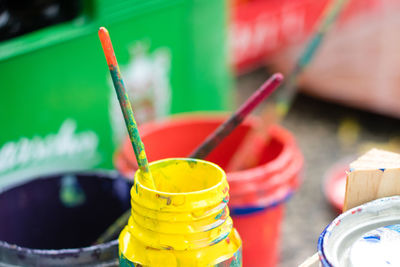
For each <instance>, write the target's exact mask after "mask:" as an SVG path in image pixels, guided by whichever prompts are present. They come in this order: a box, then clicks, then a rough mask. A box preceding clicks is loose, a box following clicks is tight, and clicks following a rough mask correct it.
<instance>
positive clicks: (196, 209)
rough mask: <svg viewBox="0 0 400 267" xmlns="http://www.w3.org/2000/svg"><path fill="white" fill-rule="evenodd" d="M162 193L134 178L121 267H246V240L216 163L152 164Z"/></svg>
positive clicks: (176, 161) (173, 161)
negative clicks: (236, 224) (235, 221)
mask: <svg viewBox="0 0 400 267" xmlns="http://www.w3.org/2000/svg"><path fill="white" fill-rule="evenodd" d="M150 170H151V173H152V175H153V179H154V182H155V185H156V188H157V190H152V189H149V188H147V187H145V186H144V185H143V183H141V181H142V180H141V173H140V171H138V172H136V174H135V183H134V185H133V187H132V190H131V196H132V216H131V218H130V219H129V222H128V225H127V226H126V227H125V228H124V230H123V231H122V232H121V235H120V237H119V249H120V259H121V261H120V263H121V266H140V265H142V266H151V267H156V266H241V250H240V248H241V240H240V237H239V236H238V234H237V232H236V230H234V228H233V225H232V220H231V218H230V216H229V209H228V206H227V203H228V200H229V193H228V191H229V186H228V183H227V180H226V175H225V172H224V171H223V170H222V169H221V168H220V167H218V166H217V165H215V164H213V163H210V162H207V161H203V160H195V159H166V160H161V161H157V162H153V163H151V164H150Z"/></svg>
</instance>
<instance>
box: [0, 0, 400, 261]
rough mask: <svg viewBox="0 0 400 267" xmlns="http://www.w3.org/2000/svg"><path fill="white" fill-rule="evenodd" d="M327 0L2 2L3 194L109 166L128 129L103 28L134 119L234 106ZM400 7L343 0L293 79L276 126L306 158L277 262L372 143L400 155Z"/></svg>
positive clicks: (304, 38) (328, 215)
mask: <svg viewBox="0 0 400 267" xmlns="http://www.w3.org/2000/svg"><path fill="white" fill-rule="evenodd" d="M332 2H334V1H333V0H168V1H166V0H132V1H128V0H114V1H111V0H69V1H67V0H32V1H27V0H13V1H11V0H0V73H1V74H0V76H1V79H0V90H1V94H2V96H1V97H0V122H1V125H2V128H1V131H0V192H1V191H2V189H3V188H8V187H11V186H13V185H16V184H21V183H23V182H25V181H28V180H30V179H32V178H33V177H37V176H39V175H44V174H48V173H53V172H62V171H77V170H88V169H98V168H101V169H114V163H113V157H114V155H115V153H116V151H117V149H118V148H119V147H120V146H121V143H122V141H123V140H124V138H125V135H126V129H125V126H124V122H123V117H122V115H121V111H120V107H119V104H118V102H117V98H116V97H115V91H114V88H113V86H112V81H111V79H110V76H109V71H108V69H107V66H106V62H105V59H104V55H103V52H102V49H101V45H100V42H99V40H98V37H97V30H98V28H99V27H100V26H105V27H107V29H108V30H109V32H110V35H111V38H112V41H113V43H114V49H115V53H116V56H117V59H118V62H119V64H120V67H121V71H122V75H123V77H124V80H125V84H126V87H127V90H128V94H129V95H130V97H131V102H132V106H133V109H134V113H135V118H136V120H137V121H138V123H139V125H140V124H143V123H146V122H149V121H152V120H155V119H160V118H164V117H167V116H168V115H170V114H177V113H182V112H192V111H233V110H234V109H235V108H236V107H238V106H239V105H240V104H241V103H243V101H244V100H245V99H246V98H247V97H248V96H250V94H251V93H253V92H254V91H255V90H256V89H257V88H258V87H259V86H260V85H261V84H262V82H263V81H265V80H266V79H267V78H268V77H269V75H270V74H271V73H273V72H276V71H279V72H282V73H283V74H285V75H288V74H289V73H290V72H291V71H292V70H293V68H294V67H295V64H296V62H297V61H298V59H299V58H300V56H301V54H302V52H303V51H304V48H305V47H306V45H307V44H308V42H309V41H310V40H311V39H312V37H313V36H314V35H313V34H314V33H315V31H316V29H317V27H318V25H319V22H320V21H321V18H323V14H324V12H325V10H327V7H328V6H329V5H330V4H332ZM399 11H400V2H399V1H395V0H348V1H347V3H346V4H345V5H344V7H343V10H342V11H341V12H340V15H339V17H338V19H337V20H335V21H334V22H333V23H332V27H330V28H329V30H327V31H326V36H325V38H324V39H323V40H322V42H321V45H320V46H319V48H318V50H317V51H316V53H315V54H314V57H313V59H312V60H311V62H310V63H309V64H307V66H306V67H305V69H304V71H303V72H302V73H301V74H300V75H299V76H298V77H296V81H295V84H294V87H295V88H296V94H295V96H294V97H293V99H291V101H288V103H289V105H290V106H289V111H288V113H287V115H286V116H285V118H284V119H283V120H282V121H281V124H282V125H283V126H284V127H285V128H286V129H288V130H289V131H290V132H291V133H293V135H294V136H295V138H296V140H297V143H298V144H299V146H300V149H301V151H302V153H303V154H304V157H305V166H304V170H303V174H302V183H301V185H300V187H299V189H298V191H297V192H295V193H294V194H293V196H292V198H290V199H289V200H288V201H287V203H286V211H285V218H284V220H283V224H282V228H281V232H282V238H281V240H280V244H279V246H280V249H281V254H280V262H279V265H278V266H281V267H289V266H296V265H298V264H300V263H301V262H303V261H304V260H305V259H306V258H307V257H308V256H311V255H312V254H314V253H315V252H316V245H317V240H318V236H319V234H320V233H321V232H322V231H323V229H324V228H325V226H326V225H327V224H328V223H329V222H330V221H332V220H333V218H334V217H336V216H337V214H338V212H339V211H340V208H341V206H340V205H341V203H342V201H343V198H344V182H343V181H344V178H343V177H344V175H345V171H346V169H347V166H348V163H349V162H350V161H352V160H354V159H355V158H356V157H357V156H358V155H360V154H361V153H363V152H365V151H367V150H368V149H369V148H372V147H380V148H385V149H387V150H390V151H394V152H398V151H400V126H399V123H398V119H399V117H400V105H398V99H399V98H400V88H399V87H400V50H399V49H398V47H400V34H399V33H398V29H399V26H400V16H398V12H399ZM277 97H279V89H278V90H277V93H276V95H274V96H273V98H272V99H271V100H268V101H269V102H273V101H274V99H277ZM255 113H256V114H259V115H261V116H262V114H263V108H262V107H260V108H258V109H257V111H256V112H255Z"/></svg>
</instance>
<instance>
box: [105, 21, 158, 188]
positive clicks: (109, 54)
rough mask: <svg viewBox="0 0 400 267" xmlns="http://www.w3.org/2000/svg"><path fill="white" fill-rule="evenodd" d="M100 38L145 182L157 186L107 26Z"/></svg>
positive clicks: (150, 185) (151, 186)
mask: <svg viewBox="0 0 400 267" xmlns="http://www.w3.org/2000/svg"><path fill="white" fill-rule="evenodd" d="M99 38H100V42H101V46H102V47H103V51H104V55H105V56H106V60H107V64H108V68H109V70H110V74H111V78H112V80H113V84H114V88H115V91H116V93H117V96H118V101H119V104H120V106H121V110H122V113H123V115H124V120H125V124H126V128H127V129H128V133H129V138H130V140H131V143H132V147H133V150H134V152H135V156H136V160H137V163H138V166H139V169H140V170H141V171H142V172H143V175H142V179H143V182H144V184H145V185H146V186H149V187H150V188H155V185H154V181H153V178H152V176H151V173H150V170H149V162H148V161H147V157H146V152H145V150H144V145H143V142H142V140H141V139H140V135H139V130H138V127H137V124H136V121H135V118H134V116H133V111H132V106H131V103H130V101H129V97H128V94H127V92H126V90H125V85H124V81H123V80H122V75H121V71H120V70H119V66H118V63H117V58H116V57H115V53H114V48H113V46H112V43H111V39H110V35H109V33H108V31H107V29H106V28H104V27H101V28H100V29H99Z"/></svg>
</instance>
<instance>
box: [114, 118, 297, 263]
mask: <svg viewBox="0 0 400 267" xmlns="http://www.w3.org/2000/svg"><path fill="white" fill-rule="evenodd" d="M225 119H226V117H225V116H215V115H212V116H206V115H198V116H196V115H186V116H180V117H175V118H172V119H167V120H164V121H160V122H152V123H147V124H144V125H142V126H141V127H139V131H140V134H141V137H142V141H143V143H144V145H145V148H146V153H147V156H148V159H149V161H154V160H158V159H162V158H169V157H186V156H187V155H188V154H189V153H190V152H191V151H192V150H193V149H194V148H195V147H196V146H197V145H198V144H200V143H201V142H202V141H203V140H204V139H205V138H206V137H207V136H208V135H209V134H210V133H211V132H212V131H214V129H215V128H217V127H218V126H219V125H220V124H221V123H222V122H224V121H225ZM259 123H260V121H259V120H257V119H255V118H254V117H251V118H247V119H246V120H245V121H244V122H243V123H242V124H240V125H239V126H238V128H237V129H236V130H235V131H233V133H232V134H231V135H229V136H228V137H227V138H226V139H224V140H223V141H222V142H221V143H220V145H219V146H218V147H217V148H216V149H214V150H213V151H212V152H211V153H210V154H209V156H208V157H207V158H206V160H209V161H211V162H215V163H217V164H218V165H219V166H221V167H222V168H225V167H226V166H227V164H228V163H229V161H230V159H231V157H232V156H233V154H234V153H235V152H236V150H237V149H238V148H239V146H240V143H241V142H242V141H243V140H244V139H245V137H246V135H247V134H248V133H249V132H250V131H251V130H252V129H254V128H256V127H258V126H259ZM268 134H269V142H268V143H266V142H265V140H262V139H256V138H255V140H254V146H257V147H260V148H261V153H260V159H259V161H258V162H260V164H259V165H258V166H255V167H253V168H250V169H246V170H241V171H237V172H228V173H227V178H228V182H229V185H230V201H229V206H230V210H231V214H232V218H233V220H234V226H235V227H236V228H237V229H238V231H239V234H240V235H241V238H242V240H243V262H244V266H252V267H257V266H260V267H261V266H262V267H265V266H269V267H273V266H276V264H277V261H278V258H279V254H278V251H279V246H278V244H279V240H280V225H281V221H282V213H283V210H284V205H283V204H284V202H285V201H286V200H287V199H288V198H289V197H290V196H291V195H292V194H293V193H294V191H295V190H296V189H297V187H298V186H299V182H300V181H299V174H300V172H301V169H302V166H303V156H302V154H301V153H300V151H299V149H298V147H297V145H296V142H295V139H294V138H293V136H292V135H291V134H290V132H288V131H287V130H285V129H283V128H282V127H279V126H277V125H273V126H271V128H270V129H269V130H268ZM115 165H116V168H117V169H118V170H119V171H120V172H122V173H123V174H124V175H126V176H129V177H133V172H134V170H135V168H137V167H136V162H135V158H134V153H133V150H132V146H131V144H130V141H129V139H128V138H127V139H126V141H125V143H124V144H123V146H122V148H121V151H119V152H118V153H117V154H116V158H115ZM261 234H262V235H261Z"/></svg>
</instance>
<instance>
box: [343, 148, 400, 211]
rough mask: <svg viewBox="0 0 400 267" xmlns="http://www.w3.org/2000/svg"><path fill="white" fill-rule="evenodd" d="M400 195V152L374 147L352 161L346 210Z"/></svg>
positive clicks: (345, 202) (347, 187)
mask: <svg viewBox="0 0 400 267" xmlns="http://www.w3.org/2000/svg"><path fill="white" fill-rule="evenodd" d="M394 195H400V154H397V153H392V152H388V151H384V150H379V149H372V150H370V151H368V152H367V153H365V154H364V155H362V156H361V157H360V158H358V159H357V160H356V161H354V162H352V163H351V164H350V171H349V172H348V173H347V181H346V194H345V201H344V206H343V211H346V210H348V209H351V208H353V207H356V206H359V205H361V204H364V203H366V202H369V201H372V200H375V199H378V198H382V197H389V196H394Z"/></svg>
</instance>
